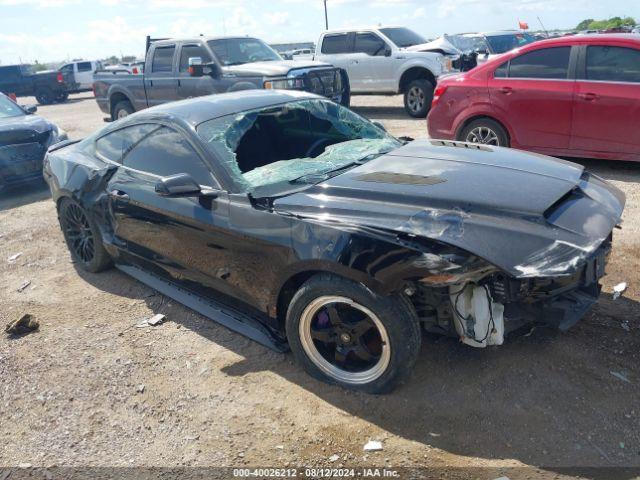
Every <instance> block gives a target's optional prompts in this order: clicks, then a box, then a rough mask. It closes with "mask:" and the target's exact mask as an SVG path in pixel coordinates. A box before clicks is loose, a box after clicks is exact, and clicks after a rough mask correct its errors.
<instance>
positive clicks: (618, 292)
mask: <svg viewBox="0 0 640 480" xmlns="http://www.w3.org/2000/svg"><path fill="white" fill-rule="evenodd" d="M627 286H628V285H627V282H621V283H619V284H617V285H616V286H615V287H613V299H614V300H616V299H618V298H620V297H621V296H622V294H623V293H624V292H625V290H626V289H627Z"/></svg>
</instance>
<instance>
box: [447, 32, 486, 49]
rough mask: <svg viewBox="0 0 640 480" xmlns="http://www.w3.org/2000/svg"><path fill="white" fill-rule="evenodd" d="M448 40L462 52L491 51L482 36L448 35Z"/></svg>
mask: <svg viewBox="0 0 640 480" xmlns="http://www.w3.org/2000/svg"><path fill="white" fill-rule="evenodd" d="M447 40H449V42H451V43H452V44H453V46H454V47H456V48H457V49H458V50H460V51H461V52H469V51H476V50H477V51H481V52H483V51H489V45H488V44H487V41H486V40H485V39H484V37H482V36H480V35H447Z"/></svg>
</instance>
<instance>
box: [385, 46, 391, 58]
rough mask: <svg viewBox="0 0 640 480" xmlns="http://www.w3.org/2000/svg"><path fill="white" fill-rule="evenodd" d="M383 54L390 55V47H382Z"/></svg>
mask: <svg viewBox="0 0 640 480" xmlns="http://www.w3.org/2000/svg"><path fill="white" fill-rule="evenodd" d="M384 56H385V57H390V56H391V49H390V48H389V47H388V46H387V47H384Z"/></svg>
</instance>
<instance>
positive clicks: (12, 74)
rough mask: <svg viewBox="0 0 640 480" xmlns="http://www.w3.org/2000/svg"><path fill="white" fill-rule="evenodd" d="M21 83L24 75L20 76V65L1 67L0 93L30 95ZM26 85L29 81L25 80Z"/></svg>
mask: <svg viewBox="0 0 640 480" xmlns="http://www.w3.org/2000/svg"><path fill="white" fill-rule="evenodd" d="M21 83H22V75H21V74H20V66H19V65H13V66H8V67H0V92H2V93H6V94H9V93H15V94H16V95H23V94H26V93H28V92H27V91H25V88H24V86H23V85H21ZM25 84H27V85H28V83H27V79H25Z"/></svg>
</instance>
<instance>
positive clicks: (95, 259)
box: [58, 198, 111, 273]
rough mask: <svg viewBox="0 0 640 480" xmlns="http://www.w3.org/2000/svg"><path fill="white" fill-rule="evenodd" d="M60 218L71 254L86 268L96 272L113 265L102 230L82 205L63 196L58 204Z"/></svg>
mask: <svg viewBox="0 0 640 480" xmlns="http://www.w3.org/2000/svg"><path fill="white" fill-rule="evenodd" d="M58 220H59V221H60V228H61V229H62V233H63V235H64V239H65V241H66V242H67V247H68V248H69V251H70V252H71V256H72V257H73V259H74V260H75V261H76V263H78V264H79V265H80V266H81V267H82V268H83V269H84V270H86V271H88V272H94V273H95V272H100V271H102V270H105V269H107V268H108V267H110V266H111V257H110V256H109V253H108V252H107V251H106V250H105V248H104V245H103V244H102V237H101V235H100V230H99V228H98V226H97V225H96V223H95V221H93V219H92V218H91V217H90V215H89V214H88V213H87V211H86V210H85V209H84V208H83V207H82V205H80V204H79V203H78V202H76V201H75V200H72V199H70V198H63V199H62V200H60V203H59V204H58Z"/></svg>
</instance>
